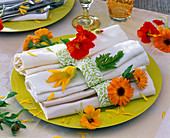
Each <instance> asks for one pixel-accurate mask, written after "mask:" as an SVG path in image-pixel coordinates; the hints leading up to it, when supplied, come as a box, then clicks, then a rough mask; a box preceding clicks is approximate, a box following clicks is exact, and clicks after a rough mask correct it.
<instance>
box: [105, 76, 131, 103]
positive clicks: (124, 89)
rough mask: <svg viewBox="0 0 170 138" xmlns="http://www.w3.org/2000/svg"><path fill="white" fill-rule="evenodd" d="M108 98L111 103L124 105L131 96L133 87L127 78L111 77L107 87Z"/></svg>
mask: <svg viewBox="0 0 170 138" xmlns="http://www.w3.org/2000/svg"><path fill="white" fill-rule="evenodd" d="M107 91H108V98H109V99H110V102H111V103H112V104H113V105H117V104H119V105H120V106H121V105H126V104H127V102H130V98H131V97H132V96H133V92H134V88H132V87H131V85H130V83H129V80H127V79H126V78H125V79H123V77H120V78H118V77H116V78H114V79H112V81H111V82H110V85H109V86H108V87H107Z"/></svg>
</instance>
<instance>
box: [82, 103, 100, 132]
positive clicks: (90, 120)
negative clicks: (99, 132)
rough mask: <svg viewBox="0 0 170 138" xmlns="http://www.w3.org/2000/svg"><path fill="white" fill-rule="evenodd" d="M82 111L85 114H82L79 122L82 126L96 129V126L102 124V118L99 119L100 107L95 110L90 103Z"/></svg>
mask: <svg viewBox="0 0 170 138" xmlns="http://www.w3.org/2000/svg"><path fill="white" fill-rule="evenodd" d="M84 112H85V113H86V114H83V116H82V117H81V119H80V124H81V125H82V126H83V127H86V128H88V129H96V127H98V126H100V125H101V124H102V120H101V119H100V109H97V110H96V111H95V109H94V107H93V106H92V105H88V106H87V107H86V108H85V109H84Z"/></svg>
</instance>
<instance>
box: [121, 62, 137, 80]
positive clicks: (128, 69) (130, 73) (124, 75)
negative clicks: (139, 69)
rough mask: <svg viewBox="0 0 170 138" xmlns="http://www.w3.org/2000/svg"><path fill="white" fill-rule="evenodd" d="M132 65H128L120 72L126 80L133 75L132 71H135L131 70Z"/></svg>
mask: <svg viewBox="0 0 170 138" xmlns="http://www.w3.org/2000/svg"><path fill="white" fill-rule="evenodd" d="M132 66H133V65H130V66H129V67H128V68H127V69H126V70H125V71H124V72H123V74H122V77H123V78H124V79H125V78H126V79H127V80H129V79H130V78H131V77H134V75H133V73H134V72H135V70H132V71H131V69H132ZM130 82H136V81H135V80H134V81H130Z"/></svg>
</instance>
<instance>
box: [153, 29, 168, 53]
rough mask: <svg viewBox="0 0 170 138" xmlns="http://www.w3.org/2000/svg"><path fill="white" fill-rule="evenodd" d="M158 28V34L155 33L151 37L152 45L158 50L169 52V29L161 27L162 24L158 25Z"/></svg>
mask: <svg viewBox="0 0 170 138" xmlns="http://www.w3.org/2000/svg"><path fill="white" fill-rule="evenodd" d="M158 30H159V32H160V34H159V35H156V36H155V37H154V38H153V42H154V46H155V47H156V48H158V49H159V50H161V51H163V52H166V53H169V52H170V29H169V28H167V27H166V28H165V29H164V28H163V27H162V26H158Z"/></svg>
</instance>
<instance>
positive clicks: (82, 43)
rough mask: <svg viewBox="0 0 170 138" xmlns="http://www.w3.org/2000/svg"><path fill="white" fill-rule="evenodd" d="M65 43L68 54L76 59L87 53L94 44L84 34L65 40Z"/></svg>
mask: <svg viewBox="0 0 170 138" xmlns="http://www.w3.org/2000/svg"><path fill="white" fill-rule="evenodd" d="M66 45H67V49H68V51H69V52H70V56H71V57H72V58H74V59H77V60H79V59H82V58H83V57H85V56H86V55H88V54H89V50H90V48H93V47H94V46H95V45H94V43H93V42H92V41H91V40H90V39H88V38H87V37H86V36H85V35H79V37H76V38H75V39H74V40H72V41H69V42H67V44H66Z"/></svg>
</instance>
